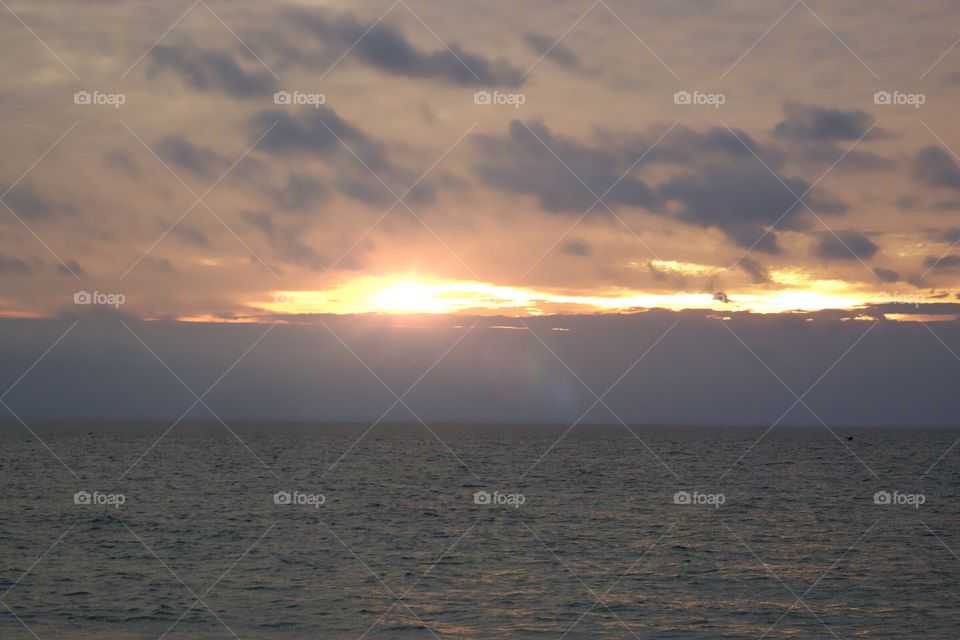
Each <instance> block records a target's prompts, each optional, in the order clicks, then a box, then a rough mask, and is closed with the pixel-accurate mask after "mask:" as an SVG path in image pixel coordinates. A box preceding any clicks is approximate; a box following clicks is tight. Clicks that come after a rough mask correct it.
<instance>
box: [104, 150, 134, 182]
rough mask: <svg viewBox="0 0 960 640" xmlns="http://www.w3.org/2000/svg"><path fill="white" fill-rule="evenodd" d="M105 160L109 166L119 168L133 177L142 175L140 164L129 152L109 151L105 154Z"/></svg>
mask: <svg viewBox="0 0 960 640" xmlns="http://www.w3.org/2000/svg"><path fill="white" fill-rule="evenodd" d="M103 162H104V164H106V165H107V166H108V167H112V168H114V169H119V170H120V171H123V172H124V173H125V174H127V175H128V176H129V177H131V178H136V177H138V176H139V175H140V165H139V164H138V163H137V161H136V160H135V159H134V158H132V157H131V156H130V155H129V154H127V153H125V152H123V151H108V152H106V153H105V154H103Z"/></svg>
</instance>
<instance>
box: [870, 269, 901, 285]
mask: <svg viewBox="0 0 960 640" xmlns="http://www.w3.org/2000/svg"><path fill="white" fill-rule="evenodd" d="M873 273H874V275H875V276H877V279H879V280H880V281H881V282H900V274H899V273H897V272H896V271H894V270H893V269H884V268H883V267H874V269H873Z"/></svg>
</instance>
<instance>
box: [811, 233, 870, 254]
mask: <svg viewBox="0 0 960 640" xmlns="http://www.w3.org/2000/svg"><path fill="white" fill-rule="evenodd" d="M813 235H814V236H815V237H816V238H817V246H816V248H815V249H814V254H815V255H817V256H819V257H821V258H824V259H825V260H856V259H857V258H860V259H865V258H872V257H873V256H874V255H875V254H876V253H877V251H878V250H879V249H880V247H878V246H877V245H876V244H875V243H874V242H873V241H872V240H871V239H870V238H868V237H867V236H865V235H864V234H862V233H860V232H859V231H855V230H853V229H842V230H840V231H836V232H831V231H818V232H816V233H814V234H813Z"/></svg>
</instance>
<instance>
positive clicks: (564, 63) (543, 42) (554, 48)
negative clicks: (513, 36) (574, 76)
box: [523, 31, 580, 69]
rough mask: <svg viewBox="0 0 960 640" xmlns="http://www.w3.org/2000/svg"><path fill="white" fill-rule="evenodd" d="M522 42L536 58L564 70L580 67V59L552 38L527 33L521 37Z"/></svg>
mask: <svg viewBox="0 0 960 640" xmlns="http://www.w3.org/2000/svg"><path fill="white" fill-rule="evenodd" d="M523 42H524V43H525V44H526V45H527V47H528V48H529V49H530V50H531V51H533V52H534V53H535V54H537V55H538V56H543V57H545V58H548V59H550V60H553V61H554V62H556V63H557V64H558V65H560V66H561V67H563V68H564V69H576V68H577V67H579V66H580V58H578V57H577V54H575V53H574V52H573V51H571V50H570V49H568V48H567V47H565V46H563V45H562V44H560V43H558V42H556V41H555V40H554V39H553V38H548V37H547V36H542V35H540V34H537V33H533V32H532V31H531V32H528V33H527V34H526V35H524V36H523Z"/></svg>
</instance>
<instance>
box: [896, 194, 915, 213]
mask: <svg viewBox="0 0 960 640" xmlns="http://www.w3.org/2000/svg"><path fill="white" fill-rule="evenodd" d="M893 204H895V205H896V206H897V209H899V210H900V211H913V210H914V209H916V208H917V207H919V206H920V200H918V199H917V198H916V196H900V197H899V198H897V199H896V200H894V201H893Z"/></svg>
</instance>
